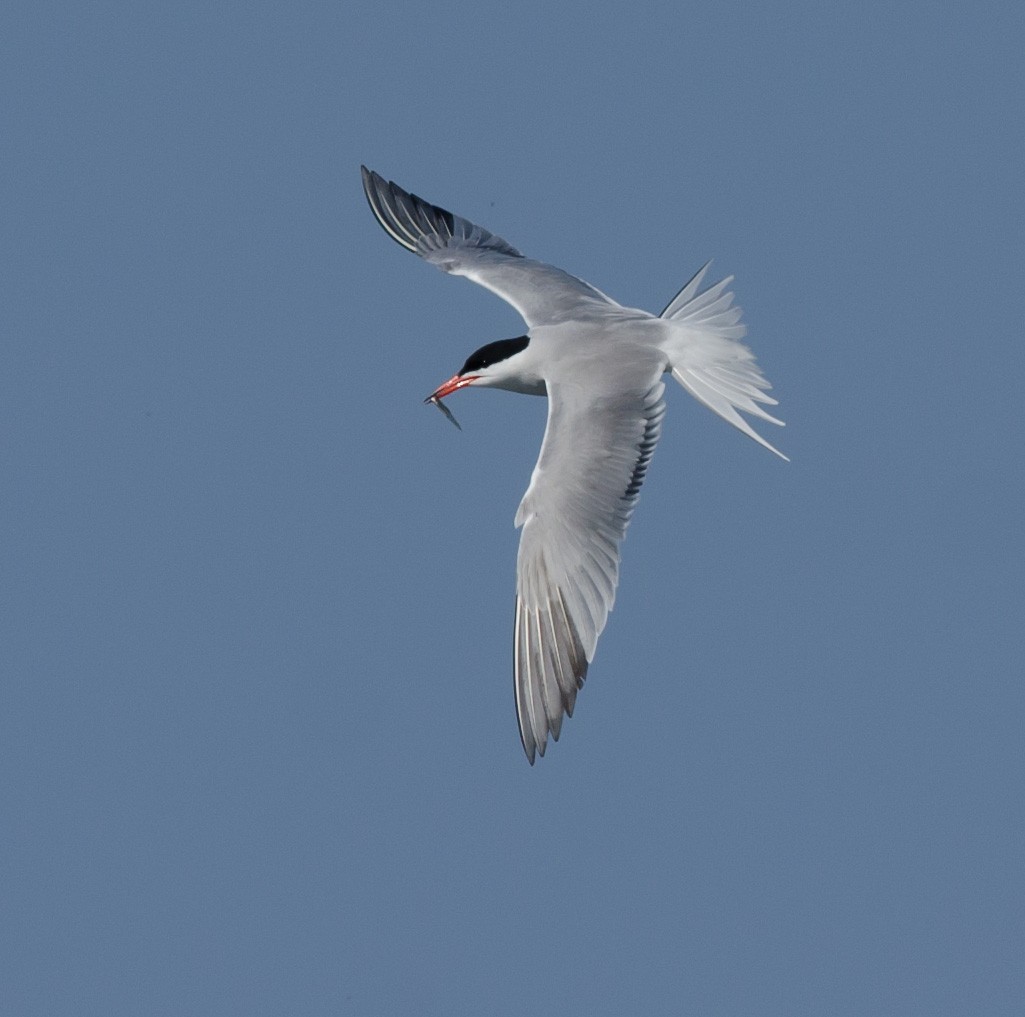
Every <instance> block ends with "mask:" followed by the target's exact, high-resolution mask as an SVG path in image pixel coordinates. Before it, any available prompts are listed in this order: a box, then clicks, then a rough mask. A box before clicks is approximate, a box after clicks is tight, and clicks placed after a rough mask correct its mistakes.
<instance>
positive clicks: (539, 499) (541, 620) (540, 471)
mask: <svg viewBox="0 0 1025 1017" xmlns="http://www.w3.org/2000/svg"><path fill="white" fill-rule="evenodd" d="M632 373H634V374H635V375H638V376H637V377H636V379H635V380H634V381H633V382H631V381H630V380H629V379H627V380H626V383H625V385H624V383H623V382H624V379H623V377H622V375H618V376H617V378H615V379H612V380H610V381H606V382H605V385H606V387H607V389H608V390H607V391H604V392H600V393H598V394H595V393H594V392H592V391H589V390H587V389H586V388H584V387H582V386H580V385H577V384H571V383H569V382H564V383H553V382H551V381H549V382H548V427H547V429H546V430H545V437H544V442H543V443H542V445H541V455H540V458H539V459H538V462H537V466H536V467H535V469H534V473H533V476H532V477H531V481H530V487H529V488H528V489H527V493H526V494H525V495H524V496H523V501H522V502H521V503H520V507H519V511H518V512H517V514H516V525H517V526H522V527H523V531H522V533H521V535H520V550H519V556H518V558H517V562H516V631H515V646H514V659H515V664H514V668H515V686H516V714H517V717H518V719H519V724H520V738H521V739H522V741H523V749H524V751H525V752H526V754H527V758H528V759H529V760H530V762H531V763H533V762H534V753H535V750H536V751H538V752H540V754H541V755H544V752H545V747H546V745H547V743H548V735H549V733H550V734H551V735H552V737H553V738H554V739H558V737H559V731H560V729H561V727H562V716H563V714H564V713H565V714H569V715H570V716H572V714H573V705H574V703H575V701H576V697H577V691H578V690H579V689H580V688H581V687H582V686H583V684H584V678H585V676H586V675H587V665H588V663H589V662H590V660H591V659H592V658H593V656H594V650H595V646H596V644H597V642H598V636H599V635H600V634H601V631H602V629H603V628H604V627H605V620H606V618H607V617H608V613H609V611H610V610H612V603H613V600H614V599H615V591H616V583H617V581H618V578H619V545H620V542H621V541H622V539H623V536H624V534H625V532H626V527H627V523H628V522H629V521H630V516H631V514H632V513H633V510H634V506H635V505H636V504H637V499H638V496H639V492H640V487H641V482H642V481H643V480H644V474H645V472H646V471H647V468H648V463H649V462H650V461H651V457H652V455H653V453H654V451H655V444H656V442H657V441H658V437H659V433H660V432H661V429H662V417H663V416H664V414H665V403H664V402H663V401H662V393H663V391H664V388H665V386H664V385H663V383H662V382H661V381H660V380H659V377H660V373H661V371H660V368H655V369H653V370H648V371H647V372H646V374H645V376H644V377H640V376H639V374H638V372H632ZM612 385H616V388H612Z"/></svg>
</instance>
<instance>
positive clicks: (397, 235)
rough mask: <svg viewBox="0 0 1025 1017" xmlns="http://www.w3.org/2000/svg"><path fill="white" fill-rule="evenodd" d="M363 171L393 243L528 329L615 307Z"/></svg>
mask: <svg viewBox="0 0 1025 1017" xmlns="http://www.w3.org/2000/svg"><path fill="white" fill-rule="evenodd" d="M362 170H363V190H364V191H365V192H366V195H367V201H369V202H370V208H371V210H372V211H373V213H374V215H375V216H376V217H377V221H378V222H379V223H380V224H381V225H382V226H383V227H384V229H385V231H386V232H387V233H388V235H389V236H390V237H391V238H392V239H393V240H395V241H397V242H398V243H400V244H402V246H403V247H405V248H406V249H407V250H409V251H412V252H413V253H414V254H419V255H420V257H422V258H424V259H425V260H426V261H429V262H431V264H433V265H437V266H438V268H440V269H442V270H443V271H445V272H451V273H452V274H453V275H465V276H466V277H467V278H468V279H472V280H473V281H474V282H475V283H480V285H481V286H484V287H486V288H487V289H489V290H491V292H492V293H496V294H497V295H498V296H500V297H501V298H502V299H503V300H507V301H508V302H509V303H510V304H512V306H513V307H515V308H516V310H517V311H519V312H520V314H521V315H523V320H524V321H526V323H527V325H528V326H530V327H533V326H535V325H546V324H547V325H550V324H554V323H556V322H559V321H563V320H565V319H567V318H570V317H575V316H577V314H578V312H579V308H580V305H581V303H590V304H604V305H609V304H613V303H614V302H613V301H611V300H610V299H609V298H608V297H607V296H605V294H604V293H602V292H600V291H599V290H596V289H595V288H594V287H593V286H591V285H589V284H588V283H585V282H584V281H583V280H582V279H578V278H577V277H576V276H572V275H570V274H569V273H568V272H563V271H562V269H561V268H553V267H552V266H551V265H546V264H544V263H543V262H540V261H531V260H530V259H529V258H524V257H523V255H522V254H520V252H519V251H517V250H516V248H515V247H513V246H512V245H511V244H508V243H506V241H504V240H503V239H502V238H501V237H496V236H495V235H494V234H493V233H489V232H488V231H487V230H486V229H483V228H482V227H480V226H476V225H474V224H473V223H472V222H470V221H469V220H468V219H463V218H461V217H460V216H458V215H453V214H452V213H451V212H447V211H445V209H443V208H438V206H437V205H431V204H429V203H428V202H426V201H424V200H423V198H418V197H417V196H416V195H415V194H409V193H408V192H407V191H404V190H403V189H402V188H401V187H399V186H398V185H397V184H394V183H391V182H390V181H387V180H385V179H384V177H382V176H381V175H380V174H378V173H374V172H373V171H372V170H368V169H367V168H366V166H363V167H362Z"/></svg>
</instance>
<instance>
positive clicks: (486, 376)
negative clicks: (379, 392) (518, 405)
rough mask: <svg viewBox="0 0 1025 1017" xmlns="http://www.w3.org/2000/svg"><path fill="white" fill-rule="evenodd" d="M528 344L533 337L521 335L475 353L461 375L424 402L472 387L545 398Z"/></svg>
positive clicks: (483, 347) (435, 401)
mask: <svg viewBox="0 0 1025 1017" xmlns="http://www.w3.org/2000/svg"><path fill="white" fill-rule="evenodd" d="M529 344H530V338H529V337H528V336H525V335H521V336H517V337H516V338H515V339H498V340H496V341H495V342H493V343H488V344H487V345H486V346H482V347H481V348H480V349H479V350H474V352H473V353H471V354H470V355H469V356H468V357H467V358H466V363H465V364H463V366H462V367H461V368H460V369H459V372H458V373H457V374H454V375H452V377H451V378H449V379H448V381H446V382H445V383H444V384H443V385H440V386H439V387H438V388H436V389H435V390H434V391H433V392H432V393H431V394H430V395H429V396H428V397H427V399H426V400H425V402H433V403H437V402H438V400H439V399H444V398H445V397H446V396H450V395H452V393H453V392H458V391H459V389H461V388H466V387H467V386H469V385H478V386H481V387H484V388H504V389H508V390H509V391H511V392H524V393H527V394H528V395H544V393H545V387H544V381H543V380H542V379H541V377H540V376H539V375H538V374H537V373H536V371H535V370H534V369H533V368H532V365H531V363H530V358H529V355H528V353H527V349H528V347H529Z"/></svg>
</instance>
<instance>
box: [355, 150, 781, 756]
mask: <svg viewBox="0 0 1025 1017" xmlns="http://www.w3.org/2000/svg"><path fill="white" fill-rule="evenodd" d="M362 170H363V189H364V191H365V192H366V196H367V200H368V201H369V202H370V208H371V210H372V211H373V213H374V215H375V216H376V217H377V221H378V222H379V223H380V224H381V226H383V227H384V230H385V232H386V233H388V235H389V236H390V237H391V238H392V239H393V240H395V241H397V242H398V243H399V244H401V245H402V246H403V247H405V248H406V250H409V251H412V252H413V253H414V254H418V255H419V256H420V257H421V258H423V259H424V260H425V261H427V262H430V264H432V265H436V266H437V267H438V268H440V269H441V270H442V271H444V272H448V273H450V274H452V275H461V276H466V277H467V278H468V279H471V280H473V282H475V283H479V284H480V285H481V286H484V287H485V288H486V289H489V290H491V292H492V293H495V294H497V295H498V296H500V297H501V298H502V299H503V300H506V301H508V302H509V303H510V304H511V305H512V306H513V307H514V308H516V310H517V311H518V312H519V313H520V315H521V316H522V317H523V320H524V322H525V323H526V325H527V332H526V334H525V335H521V336H518V337H516V338H512V339H499V340H497V341H495V342H489V343H487V344H486V345H484V346H482V347H481V348H480V349H478V350H475V351H474V352H473V353H471V354H470V356H469V357H468V358H467V359H466V363H464V364H463V366H462V367H461V368H460V369H459V371H458V372H457V373H456V374H454V375H453V376H452V377H451V378H449V380H448V381H446V382H445V383H444V384H442V385H440V386H439V387H438V388H437V389H435V390H434V392H433V393H432V394H431V395H429V396H428V397H427V399H426V400H425V401H426V402H432V403H434V404H435V405H437V406H439V407H440V408H441V409H443V410H444V411H445V413H446V415H448V416H449V417H450V419H452V421H453V423H454V422H455V418H454V417H451V414H450V413H449V412H448V409H447V407H445V406H444V404H443V403H442V402H441V400H442V399H444V398H446V397H447V396H450V395H452V394H453V393H454V392H457V391H459V390H460V389H463V388H469V387H471V386H472V387H476V388H501V389H507V390H509V391H512V392H522V393H524V394H527V395H538V396H544V395H546V396H547V397H548V423H547V427H546V429H545V435H544V440H543V441H542V443H541V454H540V457H539V459H538V461H537V465H536V466H535V467H534V472H533V474H532V476H531V478H530V485H529V486H528V488H527V493H526V494H525V495H524V496H523V500H522V501H521V502H520V506H519V510H518V511H517V513H516V518H515V525H516V526H517V527H519V528H520V529H521V534H520V546H519V553H518V556H517V561H516V621H515V632H514V642H513V672H514V688H515V698H516V717H517V720H518V721H519V727H520V740H521V741H522V743H523V751H524V752H525V753H526V755H527V759H528V760H529V762H530V763H531V765H533V763H534V757H535V754H540V755H542V756H543V755H544V754H545V748H546V747H547V745H548V737H549V735H551V737H552V739H553V740H558V737H559V733H560V731H561V729H562V720H563V716H564V715H565V716H572V715H573V707H574V705H575V703H576V698H577V692H578V691H579V690H580V689H581V688H582V687H583V684H584V679H585V678H586V676H587V668H588V664H589V663H590V662H591V661H592V660H593V659H594V652H595V647H596V645H597V643H598V637H599V636H600V635H601V632H602V629H604V628H605V622H606V620H607V619H608V615H609V612H610V611H611V610H612V604H613V601H614V599H615V593H616V586H617V583H618V581H619V548H620V544H621V543H622V541H623V538H624V536H625V534H626V528H627V524H628V523H629V522H630V517H631V516H632V515H633V511H634V508H635V506H636V505H637V499H638V496H639V494H640V489H641V483H642V482H643V480H644V476H645V474H646V473H647V470H648V466H649V465H650V463H651V458H652V455H653V453H654V451H655V445H656V444H657V443H658V439H659V434H660V433H661V430H662V418H663V417H664V415H665V410H666V407H665V401H664V399H663V394H664V390H665V384H664V382H663V381H662V377H663V375H665V374H671V375H672V376H673V377H674V378H675V379H676V380H677V381H678V382H679V383H680V384H681V385H682V386H683V387H684V388H685V389H686V390H687V391H688V392H689V393H690V394H691V395H692V396H694V397H695V398H696V399H697V400H698V401H699V402H702V403H704V404H705V406H707V407H709V409H711V410H714V411H715V412H716V413H718V414H719V416H721V417H723V418H725V419H726V420H728V421H729V422H730V423H731V424H733V425H734V427H736V428H738V429H739V430H741V431H743V432H744V434H746V435H747V436H748V437H749V438H753V439H754V440H755V441H757V442H758V443H759V444H761V445H764V446H765V448H767V449H769V450H770V451H771V452H775V453H776V455H778V456H780V458H782V459H786V456H784V455H783V453H782V452H780V451H779V450H778V449H775V448H773V446H772V445H770V444H769V443H768V442H767V441H766V440H765V439H764V438H762V437H761V435H759V434H757V433H756V432H755V430H754V429H753V428H752V427H751V425H750V424H749V423H748V422H747V420H745V419H744V418H743V417H742V416H740V413H739V412H738V411H743V412H744V413H747V414H750V415H753V416H755V417H759V418H760V419H762V420H766V421H769V422H771V423H773V424H779V425H781V426H782V423H783V422H782V421H781V420H777V419H776V418H775V417H773V416H770V415H769V414H768V413H767V412H766V411H765V410H764V409H763V408H762V405H764V404H768V405H773V406H775V405H776V400H775V399H773V398H771V397H770V396H768V395H767V394H766V390H767V389H769V388H771V386H770V385H769V383H768V381H766V380H765V378H764V376H763V375H762V373H761V371H760V370H759V368H758V366H757V365H756V364H755V360H754V356H753V354H752V353H751V351H750V350H749V349H748V348H747V347H746V346H745V345H744V344H743V343H741V341H740V340H741V339H742V338H743V337H744V335H745V334H746V331H747V330H746V328H745V326H744V325H742V324H741V321H740V319H741V310H740V308H739V307H737V306H736V305H735V304H734V303H733V294H732V293H731V292H730V290H729V286H730V284H731V283H732V281H733V277H732V276H729V277H727V278H725V279H723V280H721V281H720V282H717V283H715V284H714V285H711V286H708V287H707V288H706V289H702V288H701V286H702V281H703V280H704V278H705V274H706V272H707V271H708V264H705V266H704V267H703V268H701V269H700V270H699V271H698V272H697V274H696V275H695V276H694V277H693V278H692V279H691V280H690V282H688V283H687V285H686V286H684V287H683V289H682V290H680V292H679V293H678V294H677V295H676V296H675V297H674V298H673V299H672V300H671V301H670V302H669V305H668V306H667V307H666V309H665V310H664V311H663V312H662V313H661V314H660V315H658V316H655V315H653V314H649V313H648V312H646V311H640V310H636V309H634V308H631V307H624V306H622V305H621V304H618V303H616V302H615V301H614V300H612V299H611V298H609V297H607V296H606V295H605V294H604V293H602V292H601V291H600V290H598V289H595V287H593V286H591V285H590V284H589V283H586V282H584V281H583V280H582V279H578V278H576V276H572V275H570V274H569V273H568V272H564V271H563V270H562V269H560V268H555V267H553V266H552V265H546V264H545V263H544V262H540V261H533V260H531V259H530V258H525V257H524V256H523V255H522V254H520V252H519V251H518V250H516V248H515V247H513V246H512V245H510V244H509V243H507V242H506V241H505V240H503V239H502V238H501V237H498V236H495V234H493V233H489V232H488V231H487V230H486V229H484V228H483V227H481V226H477V225H475V224H474V223H472V222H470V221H469V220H468V219H463V218H462V217H460V216H458V215H453V214H452V213H451V212H448V211H446V210H445V209H443V208H439V207H438V206H437V205H432V204H430V203H429V202H427V201H424V200H423V199H422V198H419V197H417V196H416V195H415V194H410V193H409V192H408V191H404V190H403V189H402V188H401V187H399V186H397V185H396V184H394V183H392V182H390V181H388V180H385V179H384V177H382V176H380V175H379V174H377V173H374V172H373V171H371V170H368V169H367V168H366V167H365V166H364V167H362Z"/></svg>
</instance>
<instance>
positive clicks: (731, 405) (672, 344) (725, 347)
mask: <svg viewBox="0 0 1025 1017" xmlns="http://www.w3.org/2000/svg"><path fill="white" fill-rule="evenodd" d="M710 264H711V262H708V263H707V264H705V265H704V266H703V267H702V268H701V269H700V270H699V271H698V273H697V275H695V276H694V278H693V279H691V281H690V282H689V283H687V285H686V286H684V287H683V289H682V290H680V292H679V293H677V295H676V296H675V297H674V298H673V299H672V301H670V303H669V306H668V307H667V308H666V309H665V310H664V311H663V312H662V314H661V315H660V317H661V318H664V319H665V320H666V321H667V322H670V323H671V324H670V327H669V328H668V329H667V330H666V338H665V340H664V343H663V348H664V349H665V352H666V355H667V356H668V358H669V365H670V369H671V370H672V373H673V377H674V378H675V379H676V380H677V381H678V382H679V383H680V384H681V385H682V386H683V387H684V388H685V389H686V390H687V391H688V392H690V394H691V395H692V396H694V398H695V399H697V400H698V401H699V402H702V403H704V404H705V405H706V406H707V407H708V408H709V409H710V410H714V411H715V412H716V413H718V414H719V416H720V417H722V418H723V419H724V420H728V421H729V422H730V423H731V424H732V425H733V426H734V427H736V428H738V429H739V430H741V431H743V432H744V434H746V435H747V436H748V437H749V438H753V439H754V440H755V441H756V442H758V444H759V445H764V446H765V447H766V448H767V449H769V451H770V452H775V453H776V455H778V456H779V457H780V458H781V459H787V457H786V456H785V455H783V453H782V452H780V451H779V449H777V448H773V446H772V445H770V444H769V443H768V442H767V441H766V440H765V439H764V438H763V437H762V436H761V435H760V434H758V432H757V431H755V429H754V428H753V427H752V426H751V425H750V424H749V423H748V422H747V421H746V420H745V419H744V418H743V417H742V416H741V415H740V414H739V413H738V412H737V411H738V410H743V412H744V413H750V414H751V415H752V416H755V417H761V419H762V420H768V421H769V422H770V423H773V424H778V425H779V426H780V427H782V426H783V421H782V420H777V419H776V418H775V417H773V416H770V414H768V413H766V412H765V410H763V409H762V407H761V406H760V405H759V403H764V404H768V405H769V406H775V405H776V404H777V401H776V400H775V399H773V398H772V396H769V395H766V393H765V390H766V389H769V388H772V386H771V385H770V384H769V383H768V382H767V381H766V380H765V378H764V377H763V375H762V372H761V371H760V370H759V368H758V365H757V364H756V363H755V358H754V354H753V353H752V352H751V351H750V350H749V349H748V348H747V347H746V346H745V345H744V344H743V343H742V342H741V341H740V340H741V339H742V338H743V337H744V335H745V334H746V333H747V329H746V328H745V327H744V325H743V324H742V323H741V321H740V318H741V314H742V312H741V310H740V308H739V307H734V306H733V294H732V293H731V292H730V291H729V288H728V287H729V285H730V283H731V282H733V276H727V277H726V278H725V279H723V280H722V281H721V282H717V283H716V284H715V285H714V286H710V287H709V288H708V289H707V290H704V291H703V292H701V293H699V292H698V290H699V289H700V287H701V281H702V279H704V277H705V273H706V272H707V271H708V266H709V265H710ZM787 462H789V459H787Z"/></svg>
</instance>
